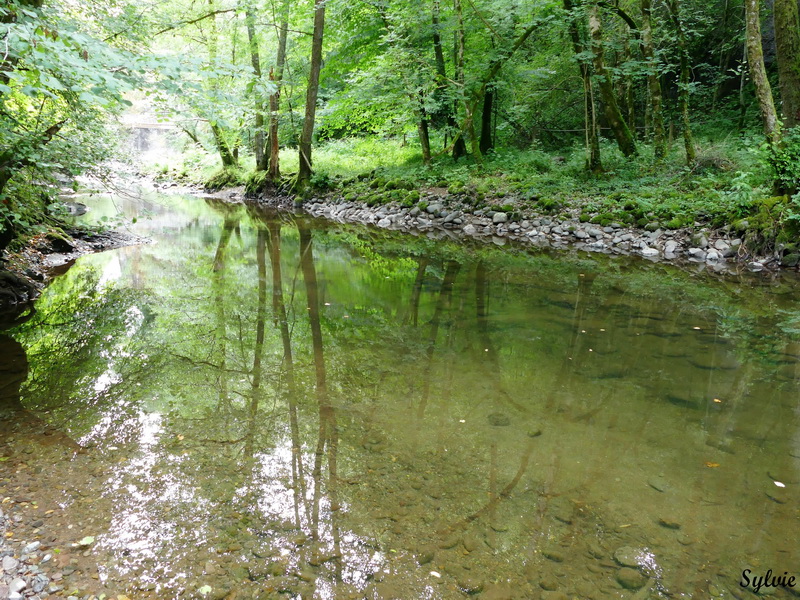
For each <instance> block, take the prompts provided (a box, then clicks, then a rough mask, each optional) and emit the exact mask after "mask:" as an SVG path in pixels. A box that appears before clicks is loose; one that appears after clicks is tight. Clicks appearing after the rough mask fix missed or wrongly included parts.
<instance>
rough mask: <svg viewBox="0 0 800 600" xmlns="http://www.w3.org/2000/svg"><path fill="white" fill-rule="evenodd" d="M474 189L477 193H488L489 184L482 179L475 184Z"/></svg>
mask: <svg viewBox="0 0 800 600" xmlns="http://www.w3.org/2000/svg"><path fill="white" fill-rule="evenodd" d="M475 191H476V192H477V193H479V194H488V193H489V184H488V183H486V182H485V181H482V182H481V183H479V184H478V185H477V186H475Z"/></svg>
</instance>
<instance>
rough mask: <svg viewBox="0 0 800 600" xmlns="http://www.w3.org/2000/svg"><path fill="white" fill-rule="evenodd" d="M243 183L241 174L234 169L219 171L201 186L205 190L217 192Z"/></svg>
mask: <svg viewBox="0 0 800 600" xmlns="http://www.w3.org/2000/svg"><path fill="white" fill-rule="evenodd" d="M242 183H245V182H244V181H242V174H241V172H239V171H238V170H236V169H220V170H219V171H217V172H215V173H214V174H213V175H211V177H209V178H208V179H207V180H206V181H205V182H204V184H203V187H205V188H206V189H207V190H210V191H217V190H221V189H223V188H226V187H233V186H235V185H241V184H242Z"/></svg>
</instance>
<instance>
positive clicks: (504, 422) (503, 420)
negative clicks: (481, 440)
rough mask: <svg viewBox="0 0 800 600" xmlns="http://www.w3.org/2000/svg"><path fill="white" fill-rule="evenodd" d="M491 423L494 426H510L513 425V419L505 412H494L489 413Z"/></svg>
mask: <svg viewBox="0 0 800 600" xmlns="http://www.w3.org/2000/svg"><path fill="white" fill-rule="evenodd" d="M489 424H490V425H493V426H494V427H508V426H509V425H511V419H510V418H509V416H508V415H506V414H503V413H492V414H490V415H489Z"/></svg>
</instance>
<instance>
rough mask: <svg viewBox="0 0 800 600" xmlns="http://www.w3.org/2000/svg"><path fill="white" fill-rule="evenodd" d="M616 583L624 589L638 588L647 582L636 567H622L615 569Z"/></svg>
mask: <svg viewBox="0 0 800 600" xmlns="http://www.w3.org/2000/svg"><path fill="white" fill-rule="evenodd" d="M617 583H619V584H620V585H621V586H622V587H624V588H625V589H626V590H638V589H639V588H641V587H642V586H644V584H645V583H647V578H646V577H645V576H644V575H642V574H641V573H640V572H639V571H638V570H637V569H631V568H629V567H623V568H622V569H620V570H619V571H617Z"/></svg>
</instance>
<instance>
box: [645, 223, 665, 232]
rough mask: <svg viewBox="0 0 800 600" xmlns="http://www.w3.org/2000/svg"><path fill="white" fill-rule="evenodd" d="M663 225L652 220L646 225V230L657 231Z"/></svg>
mask: <svg viewBox="0 0 800 600" xmlns="http://www.w3.org/2000/svg"><path fill="white" fill-rule="evenodd" d="M660 227H661V224H660V223H659V222H658V221H651V222H650V223H648V224H647V225H645V226H644V228H645V230H646V231H656V230H657V229H659V228H660Z"/></svg>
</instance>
